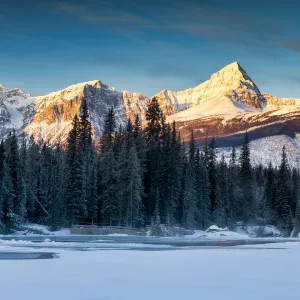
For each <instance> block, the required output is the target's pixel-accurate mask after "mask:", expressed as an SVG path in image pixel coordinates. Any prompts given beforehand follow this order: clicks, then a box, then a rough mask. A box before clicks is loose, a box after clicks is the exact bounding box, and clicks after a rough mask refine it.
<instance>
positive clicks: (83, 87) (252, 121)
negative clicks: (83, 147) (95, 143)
mask: <svg viewBox="0 0 300 300" xmlns="http://www.w3.org/2000/svg"><path fill="white" fill-rule="evenodd" d="M155 96H156V97H157V98H158V100H159V103H160V105H161V108H162V110H163V113H164V114H165V115H166V116H167V121H168V122H172V121H176V124H177V129H178V130H179V131H180V133H181V136H182V137H183V138H184V139H185V140H188V139H189V136H190V132H191V130H193V131H194V135H195V137H196V139H197V140H198V141H199V143H201V141H202V140H203V139H204V138H205V137H206V136H208V137H212V136H214V137H216V138H217V142H218V143H219V145H220V146H222V147H223V146H230V145H231V144H235V145H238V144H239V143H240V141H241V140H242V137H243V134H244V132H245V130H248V132H249V136H250V138H251V139H252V140H254V139H258V138H264V137H270V136H274V135H286V136H289V137H291V138H294V137H295V134H296V133H300V122H299V121H300V101H298V100H297V99H294V98H277V97H274V96H271V95H269V94H267V93H261V92H260V90H259V88H258V87H257V85H256V84H255V83H254V82H253V80H252V79H251V78H250V76H249V75H248V74H247V72H246V71H245V70H244V69H243V68H242V67H241V66H240V65H239V64H238V63H237V62H234V63H232V64H230V65H227V66H225V67H224V68H223V69H221V70H220V71H218V72H217V73H215V74H213V75H212V76H211V77H210V79H209V80H207V81H205V82H203V83H201V84H200V85H198V86H196V87H194V88H190V89H187V90H184V91H179V92H173V91H168V90H163V91H161V92H160V93H158V94H157V95H155ZM83 99H86V101H87V105H88V107H89V110H90V114H91V121H92V124H93V128H94V135H95V137H100V136H101V135H102V132H103V124H104V119H105V116H106V114H107V112H108V109H109V108H110V107H113V108H114V111H115V115H116V122H117V126H119V125H121V126H124V125H125V124H126V120H127V118H128V117H129V118H131V119H133V118H134V117H135V115H136V114H138V115H139V116H140V118H141V120H142V124H146V118H145V111H146V107H147V104H148V103H149V98H147V97H145V96H143V95H142V94H139V93H131V92H128V91H122V92H120V91H117V90H115V89H114V88H113V87H111V86H109V85H106V84H103V83H102V82H100V81H98V80H95V81H90V82H84V83H79V84H76V85H72V86H69V87H67V88H65V89H63V90H61V91H58V92H54V93H50V94H48V95H45V96H40V97H30V95H28V94H26V93H24V92H22V91H21V90H19V89H8V88H5V87H4V86H2V85H0V137H3V136H4V135H5V134H7V133H8V132H9V131H11V130H12V129H15V130H16V131H17V132H19V133H22V132H25V133H26V134H28V135H33V136H34V137H35V139H36V140H44V141H46V142H48V143H49V144H51V145H54V144H56V143H57V142H64V141H65V140H66V138H67V136H68V133H69V131H70V129H71V122H72V119H73V117H74V115H75V114H79V112H80V107H81V104H82V101H83Z"/></svg>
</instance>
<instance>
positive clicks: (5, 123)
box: [0, 84, 35, 137]
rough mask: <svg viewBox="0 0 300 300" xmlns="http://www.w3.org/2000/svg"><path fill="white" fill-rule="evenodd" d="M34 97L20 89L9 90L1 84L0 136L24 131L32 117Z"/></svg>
mask: <svg viewBox="0 0 300 300" xmlns="http://www.w3.org/2000/svg"><path fill="white" fill-rule="evenodd" d="M34 102H35V98H34V97H30V95H29V94H26V93H24V92H23V91H21V90H20V89H8V88H6V87H4V86H3V85H1V84H0V136H1V137H3V136H4V135H5V134H7V133H9V132H10V131H12V130H14V129H15V130H16V131H22V130H23V129H24V127H25V126H26V124H28V123H29V121H30V119H31V116H32V108H33V105H34V104H33V103H34Z"/></svg>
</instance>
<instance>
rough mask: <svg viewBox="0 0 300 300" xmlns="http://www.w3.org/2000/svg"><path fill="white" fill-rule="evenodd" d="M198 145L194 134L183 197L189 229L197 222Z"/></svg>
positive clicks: (185, 223) (184, 217) (185, 219)
mask: <svg viewBox="0 0 300 300" xmlns="http://www.w3.org/2000/svg"><path fill="white" fill-rule="evenodd" d="M195 168H196V144H195V139H194V134H193V132H192V133H191V139H190V145H189V158H188V161H187V167H186V174H185V176H186V181H185V186H184V196H183V220H182V223H183V225H185V226H186V227H187V228H194V227H195V226H196V222H197V215H198V211H197V187H196V172H195Z"/></svg>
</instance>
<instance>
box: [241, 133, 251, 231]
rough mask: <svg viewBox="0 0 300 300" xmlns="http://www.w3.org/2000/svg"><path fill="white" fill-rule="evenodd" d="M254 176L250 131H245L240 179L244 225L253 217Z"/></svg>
mask: <svg viewBox="0 0 300 300" xmlns="http://www.w3.org/2000/svg"><path fill="white" fill-rule="evenodd" d="M252 180H253V178H252V167H251V162H250V147H249V138H248V133H247V132H246V133H245V137H244V141H243V146H242V150H241V154H240V172H239V181H240V189H241V200H240V201H241V202H240V208H241V210H240V214H239V215H240V217H241V220H242V221H243V223H244V225H247V224H248V223H249V221H250V220H251V218H253V181H252Z"/></svg>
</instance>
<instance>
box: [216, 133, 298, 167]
mask: <svg viewBox="0 0 300 300" xmlns="http://www.w3.org/2000/svg"><path fill="white" fill-rule="evenodd" d="M299 141H300V135H299V134H298V135H296V137H295V138H294V139H293V138H291V137H289V136H286V135H276V136H270V137H265V138H261V139H257V140H254V141H251V142H250V156H251V163H252V165H258V164H262V165H268V164H269V163H271V164H272V165H273V166H274V167H278V166H279V165H280V163H281V153H282V147H283V146H285V148H286V154H287V159H288V161H289V164H290V166H291V167H295V168H300V144H298V142H299ZM236 150H237V153H239V151H240V150H241V148H240V147H238V148H237V149H236ZM231 151H232V148H218V149H217V150H216V152H217V157H218V159H221V157H222V155H223V154H224V156H225V160H226V161H227V162H229V160H230V154H231Z"/></svg>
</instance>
